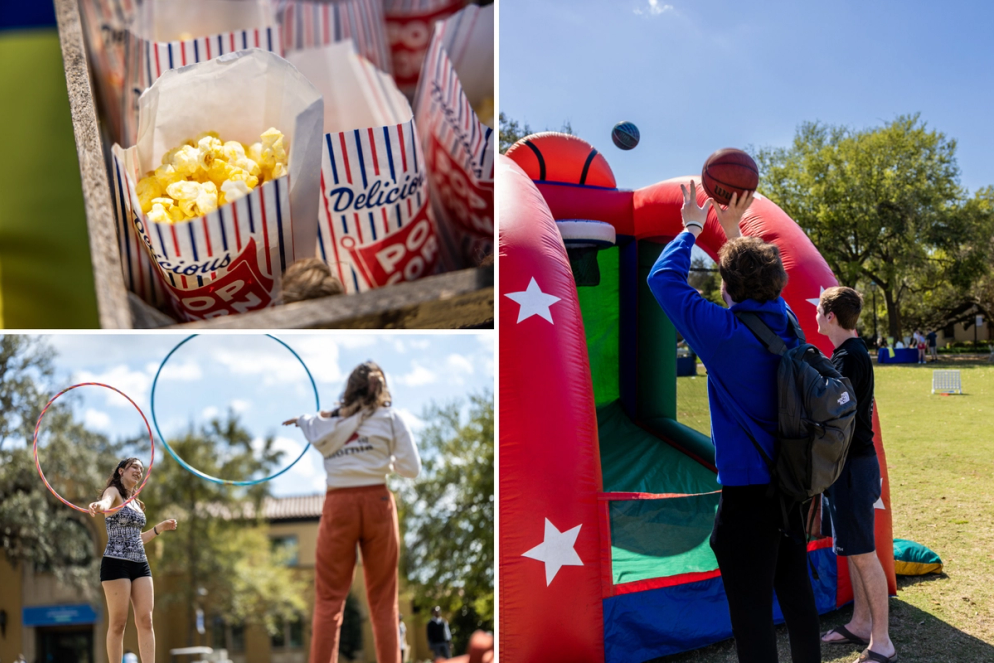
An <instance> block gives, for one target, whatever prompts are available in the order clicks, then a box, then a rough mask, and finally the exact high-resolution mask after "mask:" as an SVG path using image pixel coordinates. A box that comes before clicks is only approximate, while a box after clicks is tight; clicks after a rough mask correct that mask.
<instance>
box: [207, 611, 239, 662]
mask: <svg viewBox="0 0 994 663" xmlns="http://www.w3.org/2000/svg"><path fill="white" fill-rule="evenodd" d="M211 647H213V648H214V649H227V650H228V651H229V652H231V653H233V654H239V653H242V652H244V651H245V626H244V625H243V624H228V623H227V622H226V621H224V618H223V617H221V616H220V615H217V616H215V617H214V619H212V620H211Z"/></svg>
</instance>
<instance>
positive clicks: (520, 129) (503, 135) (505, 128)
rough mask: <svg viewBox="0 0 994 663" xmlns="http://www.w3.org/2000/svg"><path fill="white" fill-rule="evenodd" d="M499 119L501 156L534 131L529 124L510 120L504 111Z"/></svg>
mask: <svg viewBox="0 0 994 663" xmlns="http://www.w3.org/2000/svg"><path fill="white" fill-rule="evenodd" d="M498 119H499V121H500V145H499V149H500V153H501V154H504V153H505V152H507V151H508V150H509V149H510V147H511V146H512V145H514V144H515V143H517V142H518V141H519V140H521V139H522V138H524V137H525V136H529V135H531V133H532V129H531V127H529V126H528V123H527V122H525V123H524V124H518V122H517V120H512V119H511V118H509V117H508V116H507V115H505V114H504V111H501V112H500V114H499V115H498Z"/></svg>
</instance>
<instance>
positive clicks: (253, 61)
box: [112, 49, 324, 320]
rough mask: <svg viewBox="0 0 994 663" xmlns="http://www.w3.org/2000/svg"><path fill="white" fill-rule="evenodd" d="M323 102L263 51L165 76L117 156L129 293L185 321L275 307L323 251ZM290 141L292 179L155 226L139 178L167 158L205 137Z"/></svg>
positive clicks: (146, 100) (231, 56)
mask: <svg viewBox="0 0 994 663" xmlns="http://www.w3.org/2000/svg"><path fill="white" fill-rule="evenodd" d="M323 115H324V104H323V102H322V100H321V95H320V94H318V92H317V90H315V89H314V86H313V85H311V84H310V83H309V82H308V81H307V80H306V79H305V78H304V77H303V76H302V75H301V74H300V73H299V72H298V71H297V70H296V69H294V67H293V66H292V65H290V64H289V63H288V62H287V61H286V60H284V59H282V58H280V57H278V56H276V55H275V54H272V53H269V52H266V51H263V50H261V49H251V50H247V51H238V52H236V53H232V54H228V55H224V56H221V57H220V58H215V59H213V60H210V61H208V62H201V63H199V64H195V65H192V66H188V67H185V68H181V69H175V70H170V71H167V72H165V73H163V75H162V77H161V78H159V80H158V81H156V82H155V83H154V84H153V85H152V87H151V88H149V89H148V91H147V92H146V93H145V94H143V95H142V96H141V101H140V104H139V130H138V141H137V144H136V145H134V146H132V147H130V148H128V149H124V148H122V147H121V146H120V145H115V146H114V148H113V164H112V175H113V179H114V181H113V183H112V185H113V188H114V195H115V201H114V202H115V213H116V216H117V225H118V239H119V242H120V247H121V258H122V263H123V270H124V277H125V280H126V282H127V284H128V287H129V288H130V289H131V290H132V291H133V292H135V293H136V294H138V295H139V296H140V297H141V298H142V299H144V300H145V301H147V302H149V303H150V304H152V305H154V306H157V307H160V308H165V307H166V306H168V307H169V308H171V309H172V312H173V313H174V314H175V315H176V316H177V317H179V318H180V319H182V320H203V319H207V318H212V317H217V316H222V315H233V314H236V313H241V312H244V311H250V310H255V309H260V308H265V307H267V306H272V305H274V304H278V303H280V288H281V282H282V274H283V271H284V270H286V268H287V267H288V266H289V265H290V264H291V263H293V262H294V261H296V260H298V259H300V258H308V257H313V256H314V255H315V254H316V252H317V246H316V240H317V206H318V205H317V203H318V195H319V192H318V182H319V176H318V172H319V168H318V164H319V161H320V159H321V147H320V145H321V135H322V128H321V122H322V117H323ZM269 127H276V128H277V129H279V130H280V131H281V132H283V134H284V140H285V144H287V145H288V146H289V147H288V152H289V162H288V166H287V170H288V171H289V172H288V175H286V176H283V177H278V178H276V179H271V180H268V181H265V182H262V183H260V184H259V185H258V186H256V187H255V188H254V189H252V191H251V192H250V193H248V194H247V195H244V196H242V197H240V198H238V199H236V200H234V201H233V202H230V203H228V204H225V205H222V206H220V207H218V208H217V209H216V210H214V211H212V212H210V213H208V214H207V215H205V216H201V217H198V218H194V219H190V220H186V221H178V222H175V223H167V222H155V221H152V220H150V219H149V218H148V216H147V215H146V214H144V213H143V212H142V208H141V203H140V201H139V197H138V193H137V191H136V184H137V182H138V181H139V179H140V178H141V177H142V176H143V175H144V174H147V173H149V171H151V170H153V169H154V168H155V167H156V166H158V165H159V163H160V161H161V159H162V156H163V155H164V154H165V153H166V152H167V151H169V150H170V149H172V148H174V147H176V146H179V145H181V144H183V143H184V141H187V140H189V139H191V138H193V137H195V136H197V135H198V134H201V133H203V132H204V131H206V130H216V131H218V132H219V133H220V135H221V137H222V139H223V140H235V141H240V142H243V143H252V142H255V141H258V139H259V135H260V134H261V133H262V132H264V131H265V130H266V129H268V128H269Z"/></svg>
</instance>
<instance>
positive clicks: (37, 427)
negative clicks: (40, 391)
mask: <svg viewBox="0 0 994 663" xmlns="http://www.w3.org/2000/svg"><path fill="white" fill-rule="evenodd" d="M79 387H107V388H108V389H110V390H112V391H116V392H117V393H119V394H121V395H122V396H124V397H125V398H127V399H128V402H129V403H131V404H132V405H134V406H135V409H136V410H138V414H140V415H141V416H142V421H144V422H145V428H147V429H148V441H149V443H150V444H151V445H152V457H151V458H150V459H149V461H148V468H147V470H146V471H145V479H144V480H143V481H142V482H141V485H140V486H138V490H136V491H135V494H134V495H132V496H131V497H129V498H128V499H126V500H124V502H122V503H121V505H120V506H116V507H113V508H111V509H107V510H106V511H103V512H102V513H114V512H116V511H120V510H121V509H123V508H124V507H125V506H127V504H128V502H130V501H132V500H133V499H135V498H136V497H138V493H140V492H142V489H143V488H144V487H145V484H146V483H147V482H148V478H149V477H150V476H152V465H153V464H154V463H155V438H154V437H152V428H151V427H150V426H149V425H148V419H146V418H145V413H144V412H142V409H141V408H140V407H138V405H137V404H135V402H134V401H133V400H131V399H130V398H129V397H128V395H127V394H125V393H124V392H123V391H121V390H120V389H117V388H116V387H112V386H110V385H109V384H102V383H100V382H80V383H79V384H74V385H73V386H71V387H66V388H65V389H63V390H62V391H60V392H59V393H57V394H55V395H54V396H52V400H50V401H48V403H46V404H45V408H44V409H43V410H42V411H41V414H39V415H38V423H36V424H35V435H34V454H35V467H36V468H38V476H40V477H41V480H42V481H44V482H45V486H46V487H47V488H48V490H49V491H50V492H51V493H52V494H53V495H55V496H56V497H57V498H58V499H59V501H60V502H62V503H63V504H65V505H66V506H69V507H72V508H73V509H76V510H77V511H80V512H82V513H90V510H89V509H83V508H81V507H78V506H76V505H75V504H73V503H72V502H70V501H69V500H67V499H65V498H64V497H62V496H61V495H59V494H58V493H57V492H55V489H54V488H52V484H50V483H48V479H46V478H45V473H44V472H42V471H41V462H40V461H39V460H38V431H39V430H41V420H42V417H44V416H45V413H46V412H48V408H50V407H51V406H52V403H54V402H55V399H56V398H58V397H59V396H61V395H62V394H64V393H66V392H67V391H72V390H73V389H78V388H79Z"/></svg>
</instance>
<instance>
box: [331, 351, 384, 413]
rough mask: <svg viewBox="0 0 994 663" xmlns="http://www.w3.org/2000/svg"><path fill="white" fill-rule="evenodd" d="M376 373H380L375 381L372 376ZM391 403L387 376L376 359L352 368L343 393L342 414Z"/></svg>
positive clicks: (340, 410)
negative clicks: (371, 378)
mask: <svg viewBox="0 0 994 663" xmlns="http://www.w3.org/2000/svg"><path fill="white" fill-rule="evenodd" d="M374 373H378V374H379V377H378V379H377V380H375V383H373V382H374V381H372V380H370V376H371V375H373V374H374ZM371 383H372V384H371ZM390 405H391V398H390V391H389V390H388V389H387V376H386V375H384V374H383V369H381V368H380V367H379V365H378V364H377V363H376V362H375V361H365V362H363V363H361V364H359V365H358V366H356V367H355V368H354V369H352V374H351V375H349V380H348V382H346V383H345V392H344V393H343V394H342V404H341V406H340V409H339V412H340V413H341V414H342V416H350V415H352V414H355V413H356V412H358V411H359V410H362V409H364V408H367V407H372V408H374V409H375V408H378V407H389V406H390Z"/></svg>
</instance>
